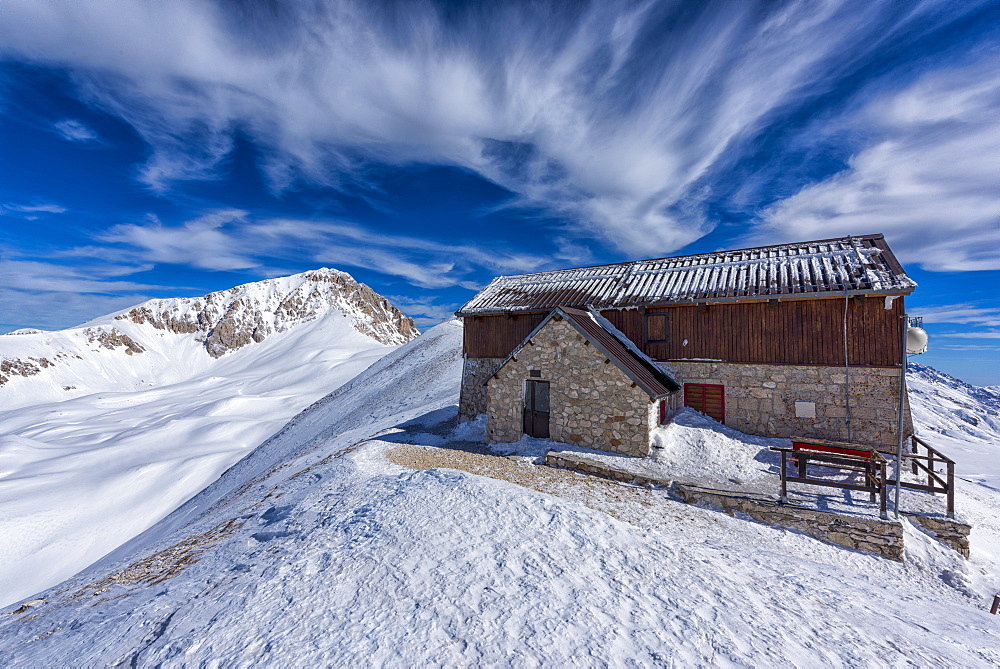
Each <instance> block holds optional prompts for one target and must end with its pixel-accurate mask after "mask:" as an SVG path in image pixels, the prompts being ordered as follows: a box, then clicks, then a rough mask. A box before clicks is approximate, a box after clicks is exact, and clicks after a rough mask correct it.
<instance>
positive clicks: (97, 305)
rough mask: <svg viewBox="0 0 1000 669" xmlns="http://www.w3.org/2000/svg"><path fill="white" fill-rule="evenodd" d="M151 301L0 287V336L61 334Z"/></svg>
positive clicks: (143, 296) (140, 296)
mask: <svg viewBox="0 0 1000 669" xmlns="http://www.w3.org/2000/svg"><path fill="white" fill-rule="evenodd" d="M147 299H149V295H146V294H143V293H131V292H129V293H126V294H123V295H122V294H110V295H109V294H102V293H75V294H74V295H73V298H72V299H67V293H66V292H63V291H44V290H31V291H27V290H11V289H9V288H6V287H0V304H3V307H4V308H3V313H2V314H0V333H2V332H9V331H11V330H17V329H20V328H24V327H34V328H41V329H43V330H61V329H63V328H67V327H73V326H74V325H79V324H81V323H85V322H86V321H89V320H91V319H93V318H95V317H97V316H99V315H102V314H109V313H113V312H115V311H119V310H121V309H127V308H128V307H130V306H132V305H135V304H139V303H140V302H144V301H146V300H147Z"/></svg>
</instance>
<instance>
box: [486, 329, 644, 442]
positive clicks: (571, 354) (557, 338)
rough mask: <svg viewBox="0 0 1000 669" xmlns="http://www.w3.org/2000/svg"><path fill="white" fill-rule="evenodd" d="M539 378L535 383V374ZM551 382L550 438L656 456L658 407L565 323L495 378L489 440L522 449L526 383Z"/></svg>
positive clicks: (541, 336) (544, 334)
mask: <svg viewBox="0 0 1000 669" xmlns="http://www.w3.org/2000/svg"><path fill="white" fill-rule="evenodd" d="M532 370H536V371H539V372H540V376H537V377H532V376H531V371H532ZM528 379H532V380H538V381H548V382H549V406H550V419H549V432H550V438H551V439H553V440H554V441H560V442H564V443H569V444H578V445H580V446H585V447H587V448H594V449H599V450H602V451H611V452H614V453H622V454H625V455H635V456H646V455H649V428H650V425H651V424H655V423H654V421H656V420H658V411H657V405H656V404H655V403H654V402H652V401H651V400H650V398H649V396H648V395H647V394H646V393H645V391H643V390H642V389H641V388H639V387H637V386H635V384H634V383H632V380H631V379H630V378H629V377H628V376H627V375H626V374H625V373H624V372H622V371H621V370H620V369H619V368H618V367H617V366H615V364H614V363H613V362H611V361H609V360H608V359H607V357H605V355H604V354H603V353H601V351H599V350H598V349H597V348H596V347H595V346H593V345H592V344H590V343H588V342H587V341H586V340H585V339H584V337H582V336H581V335H580V334H579V333H578V332H577V331H576V330H575V329H574V328H573V327H572V326H571V325H569V324H568V323H566V321H564V320H562V319H559V320H556V319H553V320H551V321H549V322H548V323H547V324H546V325H545V327H544V328H542V330H540V331H539V332H538V333H537V334H536V335H535V336H534V337H533V339H532V343H531V344H529V345H526V346H524V347H523V348H521V349H520V350H519V351H518V352H517V354H516V356H515V357H514V359H512V360H510V361H508V362H507V364H506V365H504V366H503V367H502V368H501V369H500V370H499V371H498V373H497V376H495V377H493V378H491V379H490V380H489V381H488V383H487V386H486V393H487V400H486V403H487V407H488V411H487V428H486V429H487V440H488V441H489V442H490V443H504V442H512V441H518V440H519V439H521V436H522V434H523V424H522V420H523V418H522V411H523V405H524V382H525V381H526V380H528Z"/></svg>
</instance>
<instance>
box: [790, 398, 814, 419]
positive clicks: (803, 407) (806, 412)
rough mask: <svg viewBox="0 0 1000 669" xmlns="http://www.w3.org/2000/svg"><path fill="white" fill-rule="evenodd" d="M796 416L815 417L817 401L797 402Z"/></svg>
mask: <svg viewBox="0 0 1000 669" xmlns="http://www.w3.org/2000/svg"><path fill="white" fill-rule="evenodd" d="M795 417H796V418H815V417H816V403H815V402H799V401H796V402H795Z"/></svg>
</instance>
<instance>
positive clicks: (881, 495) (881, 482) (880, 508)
mask: <svg viewBox="0 0 1000 669" xmlns="http://www.w3.org/2000/svg"><path fill="white" fill-rule="evenodd" d="M897 466H898V465H897ZM880 469H881V472H880V476H879V479H878V494H879V498H880V499H881V501H880V502H879V505H878V517H879V518H881V519H882V520H889V514H888V513H886V512H885V478H886V477H885V473H886V472H885V460H884V459H883V460H882V462H881V466H880ZM896 475H897V476H898V475H899V471H898V470H897V472H896ZM896 492H897V493H898V492H899V486H898V485H897V486H896ZM896 515H897V517H898V516H899V497H898V496H897V498H896Z"/></svg>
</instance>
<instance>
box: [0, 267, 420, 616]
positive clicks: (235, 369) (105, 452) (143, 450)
mask: <svg viewBox="0 0 1000 669" xmlns="http://www.w3.org/2000/svg"><path fill="white" fill-rule="evenodd" d="M223 334H224V335H225V336H223ZM244 334H245V335H246V337H244V336H243V335H244ZM414 335H415V331H414V330H413V327H412V322H410V320H409V319H407V318H405V317H404V316H402V315H401V314H400V313H399V312H398V311H396V310H395V308H394V307H392V306H391V305H389V304H388V303H387V302H386V301H385V300H384V299H383V298H381V297H379V296H377V295H375V294H374V293H372V292H371V290H370V289H368V288H367V287H365V286H363V285H361V284H357V283H355V282H354V281H353V280H352V279H351V278H350V277H349V276H348V275H346V274H344V273H342V272H338V271H336V270H325V269H324V270H317V271H313V272H307V273H305V274H299V275H296V276H291V277H285V278H281V279H270V280H267V281H262V282H260V283H256V284H247V285H245V286H239V287H237V288H234V289H232V290H227V291H222V292H219V293H212V294H211V295H207V296H205V297H203V298H181V299H173V300H153V301H150V302H146V303H145V304H143V305H140V306H138V307H136V308H134V309H131V310H127V311H125V312H120V313H118V314H111V315H109V316H106V317H103V318H99V319H96V320H94V321H91V322H90V323H87V324H84V325H83V326H80V327H78V328H73V329H70V330H65V331H60V332H44V333H35V334H15V335H8V336H3V337H0V357H2V358H3V359H4V361H5V362H4V364H5V365H6V369H7V373H5V374H4V376H2V377H0V380H3V381H4V383H3V385H0V605H2V604H7V603H9V602H12V601H16V600H18V599H20V598H22V597H25V596H27V595H30V594H32V593H34V592H37V591H38V590H41V589H43V588H45V587H48V586H51V585H53V584H55V583H58V582H60V581H61V580H63V579H65V578H67V577H69V576H71V575H72V574H74V573H75V572H77V571H79V570H80V569H82V568H83V567H86V566H87V565H89V564H91V563H92V562H93V561H94V560H96V559H98V558H99V557H101V556H102V555H104V554H106V553H107V552H108V551H110V550H112V549H114V548H115V547H117V546H119V545H121V544H122V543H123V542H125V541H127V540H128V539H130V538H132V537H134V536H135V535H136V534H138V533H140V532H142V531H143V530H145V529H146V528H148V527H150V526H151V525H152V524H153V523H155V522H156V521H158V520H160V519H161V518H163V517H164V516H165V515H166V514H168V513H169V512H170V511H172V510H173V509H175V508H176V507H177V506H178V505H179V504H181V503H182V502H184V501H185V500H187V499H189V498H190V497H191V496H192V495H194V494H196V493H198V492H199V491H201V490H202V489H203V488H204V487H205V486H206V485H208V484H209V483H211V482H212V481H214V480H215V479H217V478H218V476H219V475H220V474H221V473H222V472H223V471H224V470H225V469H226V468H227V467H229V466H230V465H232V464H233V463H234V462H236V461H237V460H239V459H240V458H241V457H243V456H244V455H245V454H246V453H248V452H249V450H250V449H252V448H253V447H255V446H257V445H258V444H260V443H261V442H262V441H263V440H264V439H266V438H267V437H268V436H270V435H271V434H273V433H274V432H275V431H276V430H278V429H280V428H281V426H282V425H284V424H285V423H286V422H287V421H288V419H289V418H290V417H292V416H294V415H295V414H296V413H297V412H299V411H301V410H302V409H303V408H304V407H305V406H308V405H309V404H310V403H311V402H313V401H315V400H317V399H318V398H320V397H322V396H324V395H325V394H327V393H329V392H330V391H331V390H333V389H335V388H336V387H338V386H339V385H341V384H342V383H344V382H346V381H348V380H349V379H351V378H352V377H354V376H355V375H356V374H358V373H359V372H361V371H362V370H363V369H365V368H366V367H368V366H369V365H370V364H371V363H372V362H374V361H375V360H377V359H378V358H380V357H381V356H383V355H385V353H387V352H388V351H391V350H392V346H389V345H387V344H390V345H394V344H401V343H403V342H404V341H407V340H409V339H410V338H412V337H413V336H414ZM213 345H215V346H216V348H214V349H213V348H212V346H213ZM219 346H227V347H228V348H227V349H226V350H225V352H224V353H220V350H221V349H220V348H218V347H219ZM32 365H34V367H35V368H34V370H32V369H31V366H32ZM17 366H20V367H19V368H20V371H21V372H24V373H28V372H32V371H33V372H34V373H30V374H29V375H27V376H24V375H22V374H21V373H11V372H10V370H11V369H14V368H16V367H17ZM64 388H69V390H64Z"/></svg>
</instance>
